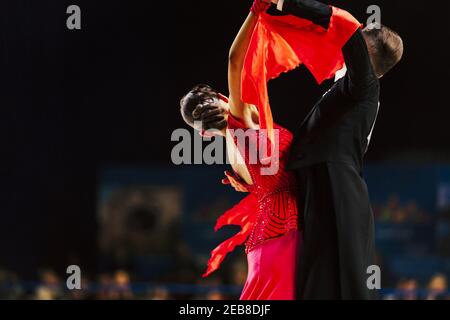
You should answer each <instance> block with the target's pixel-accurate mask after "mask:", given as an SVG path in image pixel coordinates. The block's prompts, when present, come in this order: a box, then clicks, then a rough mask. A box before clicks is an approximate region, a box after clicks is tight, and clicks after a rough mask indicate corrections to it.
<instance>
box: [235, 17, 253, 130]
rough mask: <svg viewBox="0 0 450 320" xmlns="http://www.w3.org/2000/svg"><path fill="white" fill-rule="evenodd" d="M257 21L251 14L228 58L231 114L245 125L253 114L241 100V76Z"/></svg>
mask: <svg viewBox="0 0 450 320" xmlns="http://www.w3.org/2000/svg"><path fill="white" fill-rule="evenodd" d="M257 21H258V16H257V15H256V14H255V13H253V12H250V13H249V15H248V16H247V19H246V20H245V22H244V24H243V25H242V27H241V29H240V30H239V33H238V34H237V36H236V38H235V39H234V42H233V44H232V45H231V49H230V53H229V57H228V90H229V92H230V96H229V104H230V112H231V114H232V115H233V116H235V117H237V118H239V119H241V120H243V121H244V122H245V123H247V119H248V117H249V116H250V114H251V113H250V112H249V108H248V107H247V105H246V104H245V103H244V102H243V101H242V100H241V74H242V69H243V66H244V60H245V55H246V53H247V49H248V46H249V44H250V39H251V36H252V34H253V30H254V29H255V26H256V22H257Z"/></svg>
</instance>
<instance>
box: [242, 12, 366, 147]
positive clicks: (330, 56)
mask: <svg viewBox="0 0 450 320" xmlns="http://www.w3.org/2000/svg"><path fill="white" fill-rule="evenodd" d="M332 9H333V14H332V16H331V19H330V24H329V27H328V29H327V30H325V29H324V28H322V27H321V26H319V25H316V24H314V23H313V22H311V21H309V20H305V19H300V18H297V17H295V16H292V15H287V16H271V15H268V14H267V13H261V14H260V15H259V18H258V22H257V24H256V26H255V30H254V32H253V35H252V38H251V40H250V45H249V48H248V51H247V54H246V57H245V62H244V69H243V72H242V101H244V102H246V103H248V104H253V105H255V106H256V107H257V108H258V110H259V121H260V127H261V129H267V131H268V136H269V138H270V141H272V142H273V119H272V112H271V110H270V105H269V96H268V92H267V82H268V81H269V80H271V79H274V78H277V77H278V76H279V75H280V74H281V73H282V72H287V71H290V70H293V69H295V68H296V67H298V66H299V65H301V64H302V63H303V64H304V65H305V66H306V67H307V68H308V69H309V71H311V73H312V74H313V76H314V77H315V78H316V81H317V82H318V83H319V84H320V83H322V81H324V80H326V79H329V78H331V77H333V76H334V74H335V73H336V71H338V70H339V69H341V68H342V67H343V65H344V57H343V55H342V47H343V46H344V45H345V43H346V42H347V41H348V40H349V39H350V37H351V36H352V35H353V34H354V33H355V31H356V30H357V29H358V28H359V27H360V26H361V24H360V23H359V22H358V21H357V20H356V19H355V18H354V17H353V16H352V15H351V14H349V13H348V12H347V11H344V10H341V9H339V8H336V7H332Z"/></svg>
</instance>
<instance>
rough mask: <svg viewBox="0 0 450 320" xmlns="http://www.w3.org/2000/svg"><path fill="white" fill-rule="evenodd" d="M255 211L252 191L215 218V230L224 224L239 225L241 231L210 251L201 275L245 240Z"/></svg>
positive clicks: (255, 201)
mask: <svg viewBox="0 0 450 320" xmlns="http://www.w3.org/2000/svg"><path fill="white" fill-rule="evenodd" d="M257 211H258V199H257V198H256V196H255V195H254V194H253V193H250V194H249V195H248V196H246V197H245V198H244V199H242V200H241V202H239V203H238V204H237V205H235V206H234V207H233V208H231V209H230V210H228V211H227V212H225V213H224V214H223V215H222V216H221V217H220V218H219V219H218V220H217V223H216V226H215V227H214V230H215V231H217V230H219V229H220V228H222V227H223V226H226V225H238V226H240V227H241V231H239V232H238V233H237V234H235V235H234V236H233V237H231V238H229V239H228V240H226V241H224V242H222V243H221V244H220V245H219V246H218V247H216V248H215V249H214V250H213V251H212V252H211V258H210V259H209V261H208V268H207V269H206V272H205V273H204V274H203V277H207V276H209V275H210V274H211V273H212V272H214V271H215V270H217V269H218V268H219V266H220V264H221V263H222V261H223V259H224V258H225V256H226V255H227V254H228V253H230V252H231V251H233V250H234V248H236V246H238V245H241V244H243V243H244V242H245V240H246V239H247V238H248V236H249V235H250V232H251V231H252V227H253V224H254V222H255V219H256V214H255V213H256V212H257Z"/></svg>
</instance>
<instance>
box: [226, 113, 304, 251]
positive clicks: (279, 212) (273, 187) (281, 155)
mask: <svg viewBox="0 0 450 320" xmlns="http://www.w3.org/2000/svg"><path fill="white" fill-rule="evenodd" d="M238 129H242V130H244V131H245V132H246V135H247V136H248V139H246V140H245V141H244V140H242V139H238V138H237V137H236V136H237V134H234V135H233V132H231V134H232V136H233V138H234V140H235V143H236V145H237V147H238V150H239V152H240V153H241V155H242V157H243V158H244V161H245V164H246V166H247V169H248V171H249V173H250V176H251V178H252V181H253V184H252V185H247V184H246V187H247V188H248V190H249V191H250V193H252V194H254V195H255V196H256V198H257V201H258V208H257V212H254V213H252V214H254V215H256V217H255V220H254V224H253V227H252V229H251V231H250V235H249V237H248V239H247V241H246V243H245V246H246V252H247V253H248V252H250V251H251V250H252V249H254V248H255V247H256V246H257V245H259V244H261V243H262V242H264V241H266V240H269V239H273V238H277V237H280V236H282V235H284V234H286V233H287V232H288V231H289V230H292V229H294V230H295V229H297V221H298V211H297V199H296V190H297V186H296V180H295V177H294V175H293V173H292V172H289V171H286V169H285V167H286V164H287V159H288V152H289V147H290V144H291V141H292V133H291V132H290V131H288V130H287V129H285V128H282V127H281V126H277V125H275V126H274V129H275V130H276V133H277V134H276V135H275V136H276V137H277V138H278V139H277V140H278V143H279V145H278V157H272V161H277V163H276V166H277V167H278V170H276V172H274V174H270V175H264V174H262V170H261V169H263V168H264V167H268V166H269V165H264V164H262V163H261V161H259V160H258V161H256V162H255V161H254V159H253V160H252V161H250V160H251V155H250V154H249V152H250V150H252V151H254V150H256V149H255V147H256V148H257V147H259V146H260V143H261V139H266V140H267V137H264V136H262V135H260V131H259V130H255V129H246V128H245V126H244V125H243V124H242V123H241V122H240V121H239V120H237V119H236V118H234V117H232V116H231V115H230V116H229V117H228V130H238ZM249 131H250V132H249ZM235 132H237V131H235ZM267 141H268V140H267ZM269 143H270V142H269ZM253 158H257V159H258V157H254V156H253ZM272 165H273V164H272Z"/></svg>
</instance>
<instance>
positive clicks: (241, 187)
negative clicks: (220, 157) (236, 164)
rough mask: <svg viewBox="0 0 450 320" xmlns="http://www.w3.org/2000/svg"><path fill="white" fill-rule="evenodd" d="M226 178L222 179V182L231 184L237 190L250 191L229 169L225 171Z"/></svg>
mask: <svg viewBox="0 0 450 320" xmlns="http://www.w3.org/2000/svg"><path fill="white" fill-rule="evenodd" d="M224 173H225V175H226V178H224V179H222V184H230V185H231V186H232V187H233V188H234V190H236V191H237V192H248V189H247V188H246V187H245V186H244V185H243V184H242V183H240V182H239V181H238V180H236V179H235V178H234V177H233V176H232V175H231V174H230V173H229V172H228V171H225V172H224Z"/></svg>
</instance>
